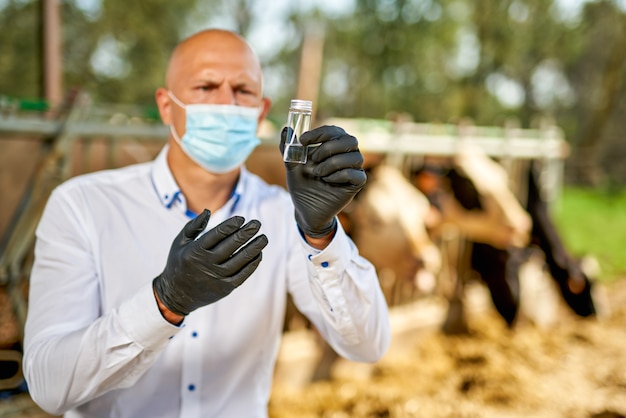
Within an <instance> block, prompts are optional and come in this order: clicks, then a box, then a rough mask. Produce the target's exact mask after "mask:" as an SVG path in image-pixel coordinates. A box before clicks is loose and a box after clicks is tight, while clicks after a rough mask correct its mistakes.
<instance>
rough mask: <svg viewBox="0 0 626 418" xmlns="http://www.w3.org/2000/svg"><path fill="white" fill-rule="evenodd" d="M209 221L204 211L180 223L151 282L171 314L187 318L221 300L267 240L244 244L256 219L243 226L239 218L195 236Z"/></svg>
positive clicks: (251, 265) (258, 258) (240, 280)
mask: <svg viewBox="0 0 626 418" xmlns="http://www.w3.org/2000/svg"><path fill="white" fill-rule="evenodd" d="M210 217H211V212H209V211H208V210H205V211H204V212H202V213H201V214H200V215H199V216H197V217H196V218H195V219H193V220H191V221H189V222H188V223H187V225H185V227H184V228H183V229H182V231H180V233H179V234H178V236H177V237H176V238H175V239H174V242H173V243H172V247H171V248H170V253H169V256H168V258H167V265H166V266H165V270H163V273H161V274H160V275H159V276H157V277H156V278H155V279H154V281H153V286H154V290H155V291H156V293H157V295H158V297H159V299H161V302H162V303H163V304H164V305H165V306H166V307H167V309H169V310H170V311H172V312H174V313H175V314H178V315H188V314H189V312H191V311H193V310H195V309H197V308H199V307H201V306H204V305H208V304H210V303H213V302H215V301H217V300H219V299H221V298H223V297H224V296H227V295H228V294H230V292H232V291H233V290H234V289H235V288H237V287H239V286H240V285H241V284H242V283H243V282H244V281H245V280H246V279H247V278H248V277H250V275H251V274H252V272H254V270H256V268H257V266H258V265H259V263H260V262H261V258H262V253H261V250H262V249H263V248H265V246H266V245H267V237H266V236H265V235H263V234H261V235H259V236H258V237H256V238H254V239H253V240H251V241H250V242H248V240H250V239H251V238H252V237H253V236H254V235H255V234H256V233H257V232H258V231H259V228H260V227H261V223H260V222H259V221H257V220H252V221H250V222H248V223H247V224H245V225H243V223H244V218H242V217H241V216H234V217H232V218H230V219H228V220H226V221H224V222H222V223H221V224H219V225H217V226H216V227H215V228H213V229H210V230H209V231H207V233H206V234H204V235H202V236H201V237H199V238H197V237H198V235H199V234H200V233H201V232H202V231H203V230H204V228H206V225H207V224H208V222H209V218H210ZM196 238H197V239H196ZM246 242H248V243H247V244H246V245H244V246H243V247H242V245H243V244H245V243H246ZM240 247H241V249H240V250H239V251H237V249H239V248H240Z"/></svg>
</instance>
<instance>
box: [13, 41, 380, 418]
mask: <svg viewBox="0 0 626 418" xmlns="http://www.w3.org/2000/svg"><path fill="white" fill-rule="evenodd" d="M166 85H167V88H160V89H158V90H157V91H156V102H157V104H158V107H159V111H160V114H161V118H162V120H163V122H164V123H165V124H167V125H169V126H170V132H171V133H170V138H169V141H168V145H167V146H166V147H165V148H164V149H163V151H162V152H161V153H160V154H159V156H158V157H157V158H156V159H155V161H153V162H150V163H145V164H138V165H135V166H130V167H126V168H122V169H119V170H112V171H108V172H101V173H94V174H88V175H85V176H80V177H77V178H74V179H71V180H70V181H68V182H66V183H65V184H63V185H61V186H60V187H58V188H57V189H56V190H55V191H54V192H53V194H52V195H51V197H50V199H49V202H48V204H47V207H46V209H45V211H44V214H43V216H42V219H41V221H40V224H39V226H38V229H37V244H36V260H35V264H34V267H33V271H32V275H31V290H30V298H29V303H30V307H29V313H28V319H27V324H26V330H25V355H24V372H25V376H26V379H27V382H28V385H29V389H30V391H31V396H32V397H33V399H34V400H35V402H37V403H38V404H39V405H40V406H41V407H42V408H43V409H45V410H47V411H49V412H50V413H53V414H61V413H65V416H66V417H109V416H114V417H214V416H215V417H263V416H266V415H267V402H268V399H269V394H270V389H271V383H272V373H273V367H274V363H275V360H276V356H277V352H278V348H279V343H280V336H281V331H282V326H283V318H284V309H285V306H286V296H287V293H288V292H289V293H291V295H292V296H293V299H294V301H295V303H296V305H297V307H298V308H299V309H300V311H301V312H302V313H304V314H305V315H307V316H308V318H309V319H310V320H311V321H312V322H313V323H314V324H315V326H316V327H317V328H318V329H319V331H320V333H321V334H322V335H323V336H324V337H325V338H326V339H327V341H328V342H329V343H330V344H331V345H332V346H333V348H334V349H335V350H336V351H337V352H338V353H339V354H341V355H343V356H345V357H346V358H349V359H351V360H355V361H366V362H373V361H376V360H377V359H379V358H380V357H381V356H382V355H383V353H384V352H385V350H386V349H387V347H388V344H389V340H390V330H389V321H388V312H387V307H386V305H385V301H384V298H383V295H382V293H381V291H380V287H379V285H378V281H377V277H376V274H375V271H374V268H373V267H372V265H371V264H370V263H369V262H368V261H366V260H365V259H363V258H362V257H360V256H359V255H358V251H357V249H356V247H355V246H354V244H353V243H352V241H350V240H349V238H347V236H346V235H345V232H344V231H343V230H342V228H341V226H340V225H339V223H338V222H337V220H336V219H337V218H336V215H337V213H338V212H339V211H340V210H341V209H342V208H343V207H344V206H345V205H346V204H348V203H349V202H350V200H351V199H352V198H353V196H354V195H355V194H356V193H357V192H358V190H359V189H360V188H361V187H362V186H363V184H364V183H365V179H366V177H365V175H364V172H363V170H362V162H363V158H362V156H361V153H360V152H359V150H358V146H357V141H356V139H355V138H354V137H352V136H350V135H348V134H346V133H345V132H344V131H343V130H342V129H340V128H337V127H330V126H325V127H320V128H317V129H314V130H312V131H310V132H308V133H307V134H306V135H303V136H302V138H301V139H302V142H303V143H304V144H309V143H320V144H321V145H320V146H318V147H316V148H313V149H312V150H311V151H310V154H309V159H310V161H309V162H308V163H307V164H306V165H301V164H286V166H285V167H286V170H287V184H288V189H289V194H288V193H287V192H285V190H284V189H282V188H279V187H278V186H269V185H267V184H266V183H264V182H263V181H262V180H261V179H260V178H259V177H257V176H255V175H252V174H251V173H249V172H248V171H247V170H246V169H245V167H244V166H243V163H244V161H245V159H246V158H247V156H248V155H249V154H250V153H251V152H252V150H253V148H254V147H255V146H256V145H257V144H258V140H257V139H256V137H255V136H256V129H257V126H258V123H260V122H261V121H262V120H263V118H264V117H265V115H266V114H267V112H268V110H269V108H270V104H271V102H270V100H269V99H268V98H265V97H263V93H262V71H261V67H260V64H259V61H258V59H257V57H256V56H255V54H254V53H253V52H252V50H251V49H250V47H249V46H248V45H247V44H246V42H245V41H244V40H243V39H242V38H241V37H239V36H238V35H236V34H234V33H231V32H228V31H222V30H207V31H203V32H200V33H198V34H195V35H193V36H191V37H189V38H187V39H186V40H184V41H183V42H182V43H181V44H180V45H179V46H178V47H177V48H176V49H175V50H174V52H173V54H172V57H171V59H170V63H169V66H168V69H167V76H166ZM285 136H286V135H285V132H283V135H282V144H284V139H285ZM282 146H284V145H282ZM277 152H278V151H277ZM290 197H291V198H290ZM294 215H295V216H294ZM181 228H182V229H181ZM205 231H206V233H205ZM177 234H178V235H177ZM174 237H175V238H174ZM172 239H173V241H172Z"/></svg>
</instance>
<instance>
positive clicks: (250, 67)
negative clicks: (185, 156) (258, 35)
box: [157, 33, 270, 136]
mask: <svg viewBox="0 0 626 418" xmlns="http://www.w3.org/2000/svg"><path fill="white" fill-rule="evenodd" d="M167 87H168V88H169V90H171V91H172V93H174V95H175V96H176V97H177V98H178V99H179V100H180V101H181V102H182V103H184V104H224V105H237V106H246V107H256V108H259V123H260V122H261V120H262V119H263V118H264V117H265V114H266V113H267V111H268V110H269V106H270V101H269V99H266V98H264V97H263V88H262V71H261V67H260V64H259V62H258V59H257V58H256V56H255V55H254V53H253V52H252V51H251V50H250V49H249V47H248V46H247V45H246V44H245V43H244V42H243V41H242V40H241V39H239V38H237V37H235V36H232V35H227V34H223V33H210V34H204V35H200V36H196V37H194V38H190V39H188V40H187V41H186V42H185V43H184V44H181V45H180V46H179V48H178V49H177V50H176V51H175V53H174V55H173V56H172V60H171V62H170V66H169V68H168V73H167ZM161 96H163V98H162V99H160V98H159V92H157V101H159V100H161V101H162V103H161V104H163V105H165V106H166V110H165V114H164V113H163V109H162V117H163V116H165V117H163V119H164V122H165V123H166V124H169V123H173V124H174V127H175V128H176V131H177V132H179V133H180V135H181V136H182V134H183V133H184V132H185V110H184V109H183V108H181V107H180V106H178V105H176V104H175V103H173V102H172V101H170V100H169V99H168V98H166V97H165V96H166V95H165V94H163V92H161Z"/></svg>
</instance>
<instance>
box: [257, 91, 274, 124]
mask: <svg viewBox="0 0 626 418" xmlns="http://www.w3.org/2000/svg"><path fill="white" fill-rule="evenodd" d="M262 101H263V102H262V104H261V106H262V109H261V112H260V113H259V119H258V124H259V126H261V122H263V119H265V117H266V116H267V114H268V113H269V111H270V108H271V107H272V100H271V99H270V98H269V97H264V98H263V99H262Z"/></svg>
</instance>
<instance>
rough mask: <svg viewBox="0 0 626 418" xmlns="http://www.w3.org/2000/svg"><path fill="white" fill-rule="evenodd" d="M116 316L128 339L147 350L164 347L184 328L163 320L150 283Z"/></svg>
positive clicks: (140, 289) (120, 309)
mask: <svg viewBox="0 0 626 418" xmlns="http://www.w3.org/2000/svg"><path fill="white" fill-rule="evenodd" d="M118 316H119V321H120V326H121V327H122V329H124V331H125V332H126V334H127V335H128V337H129V338H130V339H131V340H132V341H134V342H136V343H137V344H139V345H141V346H142V347H144V348H145V349H147V350H157V349H159V348H160V347H162V346H164V345H165V344H167V342H168V341H169V340H170V339H171V338H172V337H173V336H174V334H176V333H177V332H178V331H179V330H180V329H181V328H182V327H183V326H184V325H180V326H176V325H173V324H170V323H169V322H168V321H166V320H165V318H163V316H162V315H161V312H160V311H159V307H158V305H157V302H156V299H155V297H154V291H153V290H152V281H150V282H148V283H147V284H146V285H144V286H142V287H141V288H139V290H138V291H137V293H135V295H134V296H133V297H132V298H130V299H129V300H127V301H126V302H124V303H123V304H122V305H121V306H120V307H119V311H118Z"/></svg>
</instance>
